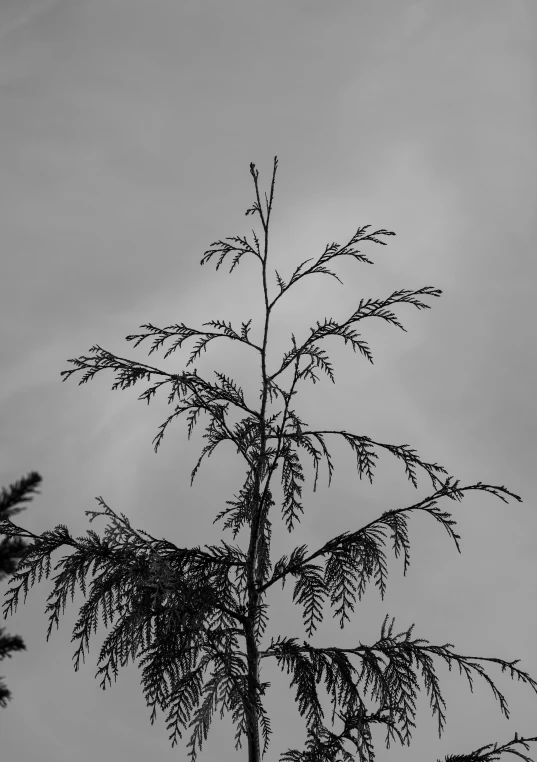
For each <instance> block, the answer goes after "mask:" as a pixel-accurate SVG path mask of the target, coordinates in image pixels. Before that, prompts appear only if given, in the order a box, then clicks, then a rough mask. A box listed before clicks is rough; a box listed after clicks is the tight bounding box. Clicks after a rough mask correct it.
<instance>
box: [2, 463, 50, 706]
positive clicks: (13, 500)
mask: <svg viewBox="0 0 537 762" xmlns="http://www.w3.org/2000/svg"><path fill="white" fill-rule="evenodd" d="M41 481H42V480H41V476H40V475H39V474H38V473H37V472H36V471H31V472H30V473H29V474H28V476H23V477H22V478H21V479H19V481H18V482H15V483H14V484H10V485H9V487H8V488H7V489H5V487H2V491H1V492H0V521H1V520H2V519H9V517H10V516H15V515H16V514H17V513H20V512H21V511H23V510H24V509H25V506H24V507H16V506H20V504H21V503H26V502H28V501H29V500H32V497H31V495H32V493H36V487H37V485H38V484H40V482H41ZM37 494H39V493H37ZM27 548H28V543H26V542H24V540H22V539H21V538H20V537H16V536H12V537H4V538H3V539H2V541H1V542H0V581H1V580H3V579H4V578H5V577H7V576H10V575H11V574H14V573H15V571H16V569H17V563H18V561H19V560H20V559H21V557H22V556H23V554H24V552H25V551H26V549H27ZM4 630H5V628H4V627H0V661H2V659H5V658H6V656H9V658H10V659H11V651H26V646H25V645H24V641H23V639H22V638H21V636H20V635H8V634H7V633H6V634H4ZM8 701H11V691H10V690H9V689H8V688H7V687H6V686H5V684H4V683H3V682H2V678H0V706H1V707H2V708H3V709H5V708H6V707H7V703H8Z"/></svg>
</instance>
